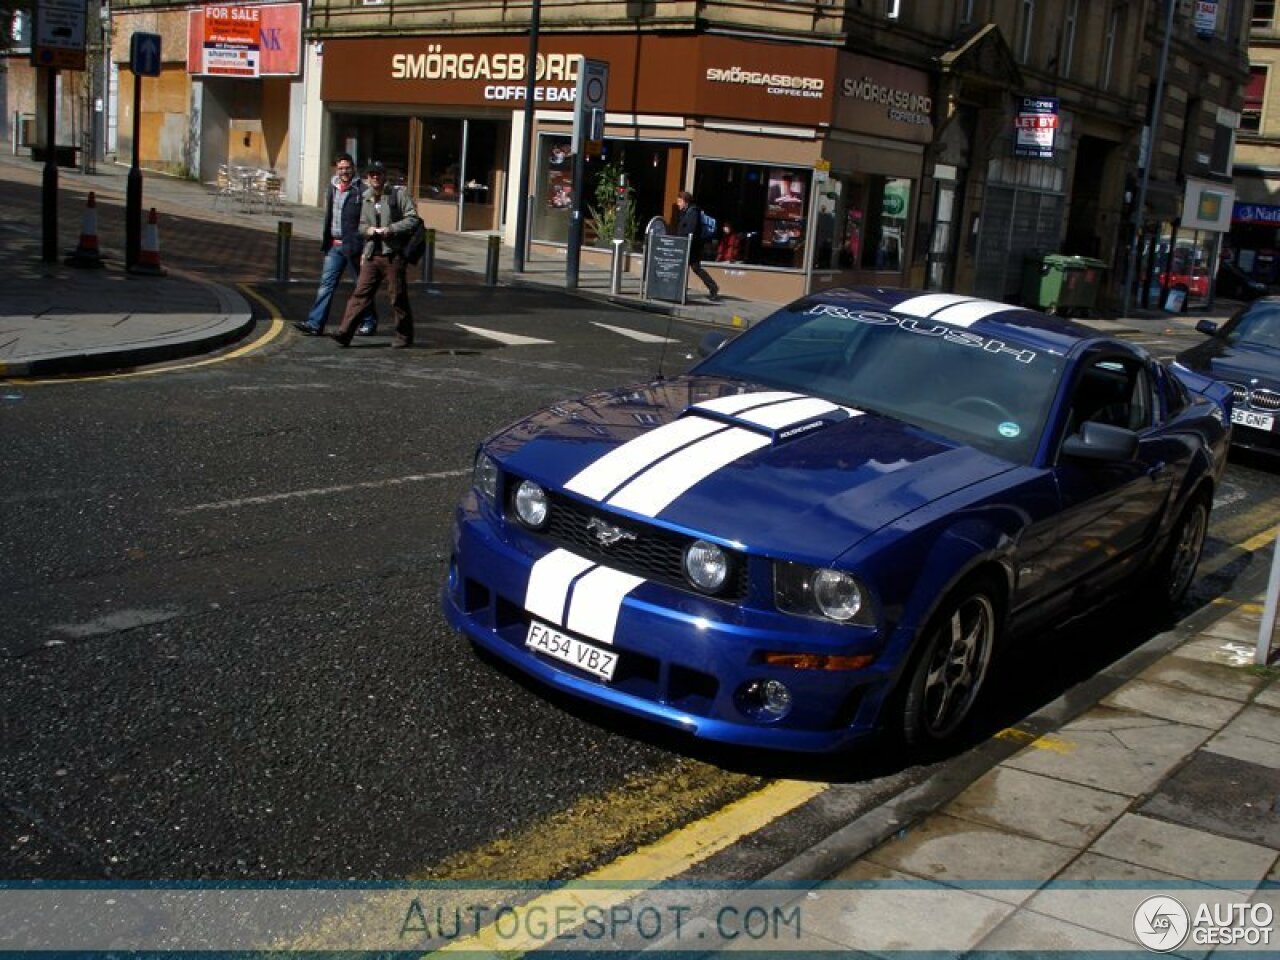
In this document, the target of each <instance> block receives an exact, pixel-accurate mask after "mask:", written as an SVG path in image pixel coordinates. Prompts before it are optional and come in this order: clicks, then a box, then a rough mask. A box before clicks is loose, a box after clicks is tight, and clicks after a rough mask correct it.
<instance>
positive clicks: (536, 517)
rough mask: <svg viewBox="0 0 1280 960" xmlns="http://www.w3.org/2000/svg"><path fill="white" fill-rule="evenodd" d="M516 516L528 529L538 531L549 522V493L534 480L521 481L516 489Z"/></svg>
mask: <svg viewBox="0 0 1280 960" xmlns="http://www.w3.org/2000/svg"><path fill="white" fill-rule="evenodd" d="M515 502H516V516H517V517H519V518H520V522H521V523H523V524H524V525H525V526H526V527H533V528H534V529H535V530H537V529H538V528H539V527H541V526H542V525H543V524H545V523H546V522H547V509H548V504H547V491H545V490H543V489H542V488H541V487H540V486H538V485H537V484H536V483H534V482H533V481H532V480H521V481H520V486H518V487H516V497H515Z"/></svg>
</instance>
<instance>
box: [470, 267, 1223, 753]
mask: <svg viewBox="0 0 1280 960" xmlns="http://www.w3.org/2000/svg"><path fill="white" fill-rule="evenodd" d="M1229 434H1230V393H1229V391H1228V389H1227V388H1225V387H1223V386H1222V385H1220V384H1217V383H1215V382H1213V381H1211V380H1209V379H1207V378H1204V377H1201V376H1199V375H1197V374H1194V373H1192V372H1190V371H1186V370H1182V371H1179V372H1178V374H1177V375H1176V376H1175V375H1174V374H1173V373H1172V372H1171V371H1170V369H1169V368H1167V367H1165V366H1163V365H1161V364H1159V363H1157V362H1156V361H1154V360H1153V359H1152V358H1151V357H1150V356H1149V355H1148V354H1146V353H1145V352H1144V351H1143V350H1142V349H1141V348H1139V347H1137V346H1135V345H1132V344H1129V343H1125V342H1123V341H1119V340H1115V339H1110V338H1106V337H1102V336H1099V335H1098V334H1097V333H1096V332H1095V331H1093V330H1090V329H1088V328H1086V327H1083V326H1080V325H1077V324H1073V323H1071V322H1069V321H1065V320H1061V319H1058V318H1052V317H1048V316H1044V315H1042V314H1039V313H1034V312H1031V311H1028V310H1023V309H1021V308H1017V307H1011V306H1009V305H1008V304H1003V303H994V302H990V301H984V300H978V299H975V298H972V297H961V296H954V295H950V294H920V293H913V292H909V291H901V290H881V289H854V290H839V291H832V292H827V293H823V294H819V295H814V296H811V297H808V298H805V299H802V300H800V301H798V302H796V303H794V304H792V305H791V306H789V307H787V308H785V309H783V310H780V311H779V312H777V313H775V314H773V315H772V316H771V317H769V318H768V319H766V320H764V321H763V322H761V323H760V324H758V325H757V326H755V327H753V328H752V329H751V330H749V331H748V332H746V333H745V334H743V335H741V336H740V337H738V338H736V339H734V340H731V341H729V342H727V343H724V344H722V345H720V347H719V349H716V350H715V351H714V352H711V353H710V355H709V356H707V357H706V358H705V359H703V360H702V362H701V363H699V364H698V365H697V366H695V367H694V368H693V370H692V371H691V372H690V373H689V374H687V375H685V376H682V377H678V378H674V379H659V380H656V381H653V382H650V383H643V384H639V385H634V386H628V387H623V388H621V389H617V390H610V391H606V392H602V393H596V394H592V395H590V396H585V397H582V398H580V399H578V400H574V401H569V402H565V403H561V404H557V405H556V406H553V407H550V408H548V409H546V410H543V411H541V412H539V413H536V414H534V415H532V416H530V417H527V418H526V419H524V420H521V421H519V422H517V423H515V424H513V425H511V426H510V427H508V428H506V429H505V430H502V431H499V432H498V433H496V434H494V435H493V436H491V437H489V438H488V439H487V440H485V441H484V442H483V443H482V444H481V445H480V449H479V451H478V453H477V456H476V462H475V473H474V482H473V485H472V488H471V490H470V491H469V492H468V494H467V495H466V496H465V497H464V498H463V500H462V502H461V504H460V505H459V507H458V511H457V517H456V529H455V534H454V542H453V558H452V562H451V564H450V568H449V577H448V583H447V585H446V588H445V600H446V604H445V605H446V610H447V613H448V617H449V620H450V622H451V623H452V624H453V625H454V626H455V627H457V628H459V629H460V630H462V631H464V632H465V633H466V634H467V635H468V636H469V637H471V639H472V640H473V641H475V642H476V643H477V644H479V645H480V646H481V647H483V648H485V649H487V650H489V651H491V652H493V653H494V654H497V655H498V656H499V657H501V658H503V659H505V660H507V661H509V662H510V663H512V664H514V665H515V666H516V667H518V668H519V669H521V670H523V671H525V672H526V673H528V674H531V675H532V676H534V677H537V678H538V679H540V680H542V681H544V682H546V683H548V684H550V685H552V686H553V687H556V688H559V689H561V690H564V691H567V692H569V693H571V694H574V695H577V696H579V697H583V698H585V699H588V700H592V701H595V702H596V703H599V704H603V705H606V706H608V707H611V708H615V709H617V710H620V711H625V712H627V713H629V714H632V715H635V716H639V717H644V718H647V719H650V720H653V721H657V722H659V723H663V724H668V725H670V726H673V727H676V728H679V729H681V730H685V731H688V732H690V733H692V734H694V735H696V736H700V737H707V738H710V739H713V740H718V741H724V742H730V743H738V744H750V745H758V746H766V747H772V748H778V749H785V750H812V751H818V750H833V749H838V748H842V747H845V746H847V745H849V744H851V743H853V742H855V741H856V740H858V739H859V738H860V737H862V736H864V735H866V734H867V733H869V732H871V731H873V730H876V729H878V728H890V729H893V730H896V731H898V732H899V733H900V734H901V735H902V736H903V737H905V739H906V741H907V742H908V743H910V744H915V745H929V744H936V743H940V742H943V741H946V740H947V739H949V738H951V737H953V736H954V735H955V734H956V733H957V731H958V730H959V729H960V728H961V727H962V726H963V725H964V722H965V720H966V719H967V718H968V717H969V716H970V714H971V711H972V707H973V704H974V702H975V700H976V699H977V697H978V695H979V693H980V691H981V690H982V687H983V682H984V680H985V678H986V677H987V675H988V673H989V670H990V667H991V663H992V658H993V656H995V655H996V654H997V653H998V652H999V649H1000V642H1001V640H1002V639H1003V638H1004V637H1006V636H1010V635H1016V634H1025V633H1026V632H1027V631H1028V630H1030V629H1031V628H1033V627H1034V626H1035V625H1037V624H1044V623H1046V622H1061V621H1062V620H1064V619H1067V618H1069V617H1071V616H1074V615H1077V614H1079V613H1080V612H1081V611H1082V610H1084V609H1087V608H1089V607H1091V606H1094V605H1096V604H1097V603H1098V602H1100V601H1101V600H1102V599H1103V598H1105V597H1107V596H1108V595H1113V594H1114V593H1115V592H1116V591H1118V590H1122V589H1137V588H1138V587H1141V588H1143V589H1144V592H1145V593H1146V595H1147V596H1150V597H1152V598H1153V600H1155V601H1156V602H1157V603H1162V604H1165V605H1173V604H1176V603H1177V602H1178V601H1179V600H1181V599H1182V597H1183V595H1184V594H1185V593H1186V590H1187V588H1188V586H1189V584H1190V583H1191V580H1192V577H1193V574H1194V572H1195V568H1196V565H1197V563H1198V561H1199V556H1200V550H1201V546H1202V544H1203V541H1204V536H1205V530H1206V527H1207V525H1208V520H1209V510H1210V507H1211V504H1212V498H1213V491H1214V488H1215V486H1216V485H1217V482H1218V479H1219V477H1220V474H1221V471H1222V469H1223V465H1224V463H1225V458H1226V448H1227V443H1228V440H1229Z"/></svg>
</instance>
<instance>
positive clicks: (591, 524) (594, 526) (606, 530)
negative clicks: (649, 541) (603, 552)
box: [587, 517, 636, 547]
mask: <svg viewBox="0 0 1280 960" xmlns="http://www.w3.org/2000/svg"><path fill="white" fill-rule="evenodd" d="M587 533H590V534H593V535H594V536H595V538H596V540H598V541H599V543H600V546H602V547H611V546H613V545H614V544H615V543H617V542H618V541H619V540H634V539H635V538H636V535H635V534H634V533H632V532H630V531H629V530H623V529H622V528H621V527H615V526H614V525H613V524H612V523H606V522H605V521H603V520H601V519H600V518H599V517H592V518H591V519H590V520H589V521H588V522H587Z"/></svg>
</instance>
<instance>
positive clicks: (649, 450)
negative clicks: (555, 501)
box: [564, 417, 725, 500]
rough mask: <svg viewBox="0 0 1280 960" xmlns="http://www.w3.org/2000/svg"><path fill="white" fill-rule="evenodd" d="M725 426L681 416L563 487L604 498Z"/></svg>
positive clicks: (614, 452) (626, 445) (606, 457)
mask: <svg viewBox="0 0 1280 960" xmlns="http://www.w3.org/2000/svg"><path fill="white" fill-rule="evenodd" d="M723 429H725V425H724V424H722V423H716V422H715V421H714V420H707V419H706V418H704V417H682V418H681V419H679V420H675V421H672V422H671V423H668V424H664V425H663V426H661V427H657V428H655V429H653V430H650V431H649V432H648V433H645V434H642V435H641V436H638V437H636V438H635V439H634V440H630V441H628V442H627V443H624V444H623V445H622V446H620V447H617V448H615V449H613V450H610V451H609V452H608V453H606V454H605V455H604V456H603V457H601V458H600V459H599V460H597V461H596V462H595V463H593V464H591V466H589V467H586V468H584V469H583V470H581V471H579V472H578V473H577V475H575V476H574V477H572V478H571V479H570V480H569V482H568V483H566V484H565V485H564V488H565V489H566V490H568V491H570V492H572V493H577V494H580V495H582V496H584V497H590V498H591V499H592V500H603V499H604V498H605V497H607V496H608V495H609V494H611V493H612V492H613V491H614V490H617V489H618V487H620V486H622V485H623V484H624V483H626V482H627V481H628V480H630V479H631V478H632V477H634V476H635V475H636V474H637V473H639V472H640V471H641V470H643V469H644V468H645V467H647V466H649V465H650V464H652V463H653V462H654V461H655V460H661V459H662V458H663V457H665V456H666V455H667V454H669V453H671V452H672V451H673V450H679V449H680V448H681V447H683V446H685V445H686V444H690V443H693V442H694V441H695V440H701V439H702V438H703V437H705V436H708V435H709V434H712V433H715V432H716V431H718V430H723Z"/></svg>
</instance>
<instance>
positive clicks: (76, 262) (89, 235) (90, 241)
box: [63, 192, 102, 267]
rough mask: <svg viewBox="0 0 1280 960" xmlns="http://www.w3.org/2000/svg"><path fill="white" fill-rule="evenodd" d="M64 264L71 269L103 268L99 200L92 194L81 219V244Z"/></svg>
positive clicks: (77, 245) (86, 202)
mask: <svg viewBox="0 0 1280 960" xmlns="http://www.w3.org/2000/svg"><path fill="white" fill-rule="evenodd" d="M63 262H64V263H66V264H67V266H69V267H101V266H102V254H101V253H100V252H99V250H98V198H97V196H96V195H94V194H93V193H92V192H91V193H90V194H89V199H88V200H86V201H85V205H84V215H83V216H82V217H81V218H80V242H79V243H78V244H76V248H75V250H73V251H72V252H71V255H70V256H68V257H67V258H66V260H64V261H63Z"/></svg>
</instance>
